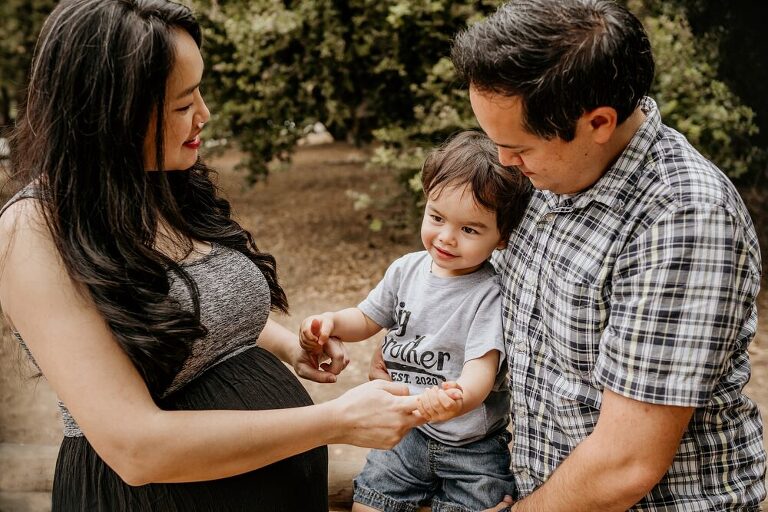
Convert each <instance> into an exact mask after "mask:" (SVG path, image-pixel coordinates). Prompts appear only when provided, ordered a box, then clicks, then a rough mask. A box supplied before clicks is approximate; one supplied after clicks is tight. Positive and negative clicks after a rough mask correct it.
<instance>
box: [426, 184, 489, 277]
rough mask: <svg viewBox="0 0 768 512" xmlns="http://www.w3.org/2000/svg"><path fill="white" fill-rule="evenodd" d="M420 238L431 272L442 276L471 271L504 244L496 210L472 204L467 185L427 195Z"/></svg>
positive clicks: (447, 188) (434, 191) (470, 192)
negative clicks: (427, 254)
mask: <svg viewBox="0 0 768 512" xmlns="http://www.w3.org/2000/svg"><path fill="white" fill-rule="evenodd" d="M421 241H422V242H423V243H424V247H425V248H426V249H427V252H429V254H430V256H432V261H433V262H434V265H432V272H434V273H435V274H437V275H440V276H444V277H450V276H460V275H464V274H469V273H472V272H474V271H475V270H477V269H478V268H480V266H481V265H482V264H483V262H484V261H485V260H487V259H488V257H489V256H490V255H491V253H492V252H493V250H494V249H496V248H501V247H503V245H504V244H503V242H502V240H501V235H500V234H499V229H498V227H497V226H496V213H495V212H493V211H490V210H486V209H485V208H483V207H482V206H479V205H478V204H477V203H475V199H474V197H473V196H472V191H471V190H470V189H469V187H468V186H460V187H452V186H450V185H447V186H445V187H443V188H441V189H439V190H433V191H432V193H431V194H430V195H429V198H428V199H427V205H426V207H425V209H424V220H423V221H422V223H421Z"/></svg>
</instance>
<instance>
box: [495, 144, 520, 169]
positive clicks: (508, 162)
mask: <svg viewBox="0 0 768 512" xmlns="http://www.w3.org/2000/svg"><path fill="white" fill-rule="evenodd" d="M499 163H501V165H503V166H505V167H510V166H520V165H523V159H522V158H520V153H518V152H517V151H512V150H511V149H507V148H499Z"/></svg>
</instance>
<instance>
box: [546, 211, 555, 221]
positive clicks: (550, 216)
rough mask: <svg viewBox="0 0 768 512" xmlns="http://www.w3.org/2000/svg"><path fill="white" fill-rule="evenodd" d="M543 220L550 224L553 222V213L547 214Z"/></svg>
mask: <svg viewBox="0 0 768 512" xmlns="http://www.w3.org/2000/svg"><path fill="white" fill-rule="evenodd" d="M544 220H545V221H546V222H552V221H553V220H555V214H554V213H548V214H546V215H545V216H544Z"/></svg>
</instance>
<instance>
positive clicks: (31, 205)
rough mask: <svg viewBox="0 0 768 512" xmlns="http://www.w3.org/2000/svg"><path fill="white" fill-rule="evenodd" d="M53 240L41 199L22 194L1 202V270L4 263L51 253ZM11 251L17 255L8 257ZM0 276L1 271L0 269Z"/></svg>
mask: <svg viewBox="0 0 768 512" xmlns="http://www.w3.org/2000/svg"><path fill="white" fill-rule="evenodd" d="M52 247H53V240H52V238H51V235H50V231H49V230H48V227H47V225H46V221H45V216H44V215H43V211H42V208H41V207H40V202H39V201H38V200H37V199H36V198H35V197H32V196H30V197H22V198H18V199H15V200H12V201H11V202H9V203H7V204H6V205H5V206H3V210H2V214H0V272H4V271H5V270H7V269H5V268H4V267H5V265H6V264H11V265H17V264H20V263H23V262H24V261H26V260H28V259H29V258H33V257H34V259H35V260H37V261H38V262H40V259H39V258H38V256H44V255H45V254H53V253H51V251H50V250H49V249H50V248H52ZM12 254H17V255H19V257H14V258H11V257H10V256H11V255H12ZM0 276H2V273H0Z"/></svg>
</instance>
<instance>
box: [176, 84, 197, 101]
mask: <svg viewBox="0 0 768 512" xmlns="http://www.w3.org/2000/svg"><path fill="white" fill-rule="evenodd" d="M198 87H200V82H197V83H196V84H195V85H193V86H191V87H187V88H186V89H184V90H183V91H181V94H179V95H178V96H176V99H177V100H180V99H181V98H183V97H184V96H189V95H190V94H192V92H193V91H194V90H195V89H197V88H198Z"/></svg>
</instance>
